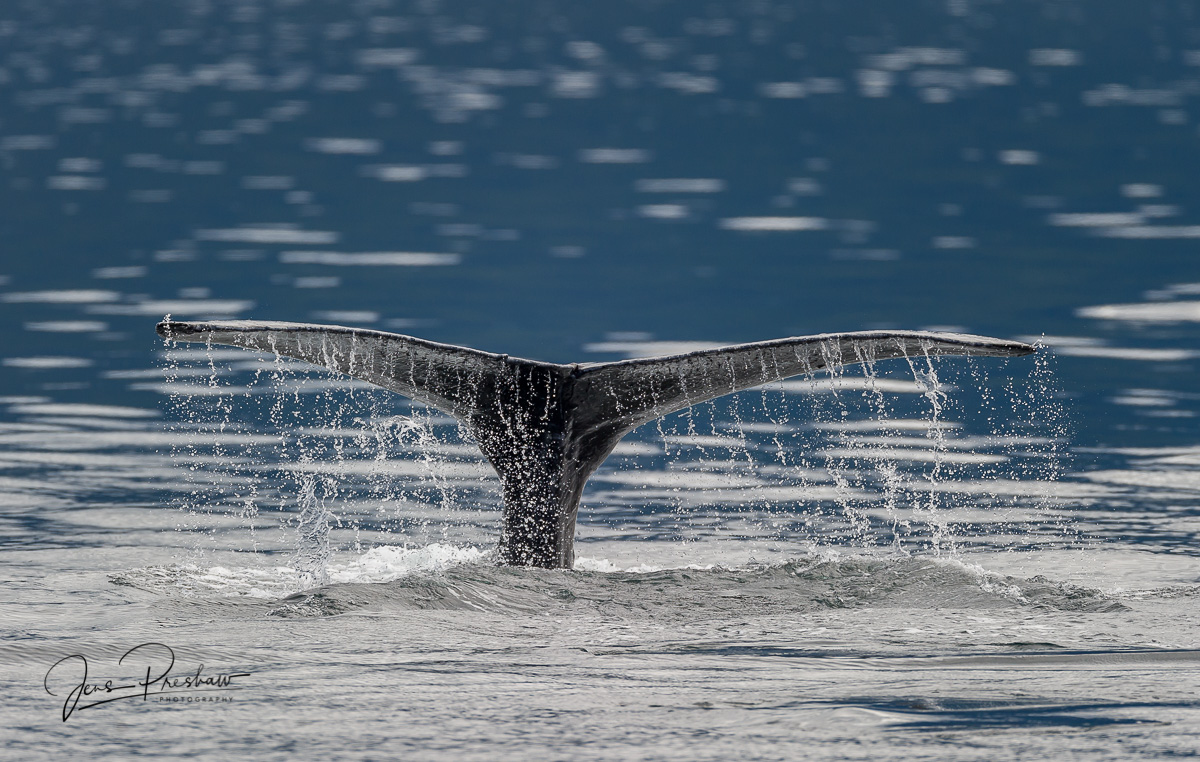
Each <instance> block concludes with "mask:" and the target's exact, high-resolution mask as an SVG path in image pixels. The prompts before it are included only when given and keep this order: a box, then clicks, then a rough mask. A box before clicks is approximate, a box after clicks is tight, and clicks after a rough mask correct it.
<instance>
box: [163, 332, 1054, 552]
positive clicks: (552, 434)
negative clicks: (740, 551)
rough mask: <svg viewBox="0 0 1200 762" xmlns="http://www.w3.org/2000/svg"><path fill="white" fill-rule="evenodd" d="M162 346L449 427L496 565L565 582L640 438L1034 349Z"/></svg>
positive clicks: (364, 336) (244, 335) (217, 340)
mask: <svg viewBox="0 0 1200 762" xmlns="http://www.w3.org/2000/svg"><path fill="white" fill-rule="evenodd" d="M157 330H158V334H159V335H160V336H162V337H163V338H165V339H167V340H169V341H198V342H205V343H209V344H227V345H232V346H237V347H245V348H248V349H257V350H262V351H265V352H272V353H275V354H277V355H282V356H285V357H292V358H295V359H298V360H304V361H306V362H310V363H313V364H315V365H320V366H322V367H325V368H328V369H329V370H334V371H338V372H339V373H344V374H346V375H348V376H352V377H354V378H358V379H361V380H363V381H367V382H369V383H371V384H375V385H376V386H381V387H383V388H385V389H390V390H391V391H394V392H398V393H400V394H403V395H405V396H407V397H411V398H412V399H415V400H417V401H419V402H423V403H425V404H427V405H429V406H431V407H434V408H437V409H438V410H441V411H443V412H445V413H448V414H450V415H452V416H454V417H455V418H457V419H458V420H459V421H460V422H462V424H463V425H464V426H465V427H466V428H467V430H468V431H470V432H471V434H472V436H474V437H475V440H476V441H477V442H478V444H479V448H480V450H482V451H483V454H484V455H485V456H486V457H487V459H488V461H489V462H491V464H492V467H493V468H495V469H496V472H497V473H498V474H499V475H500V481H501V484H502V485H503V492H504V517H503V528H502V530H501V535H500V548H499V553H500V559H501V561H502V562H504V563H506V564H511V565H516V566H540V567H546V568H569V567H570V566H572V565H573V563H574V539H575V518H576V515H577V513H578V510H579V498H580V495H581V494H582V493H583V485H584V483H585V482H586V481H587V479H588V477H589V476H591V475H592V472H594V471H595V470H596V468H597V467H598V466H599V465H600V464H601V463H602V462H603V461H604V459H605V458H607V457H608V455H609V453H611V452H612V450H613V448H614V447H616V445H617V442H618V441H620V439H621V438H622V437H623V436H625V435H626V434H628V433H629V432H630V431H632V430H633V429H635V428H637V427H638V426H640V425H642V424H643V423H646V422H648V421H652V420H654V419H655V418H659V417H662V416H664V415H667V414H669V413H673V412H675V411H677V410H682V409H684V408H686V407H689V406H691V405H695V404H698V403H700V402H705V401H708V400H711V399H714V398H716V397H721V396H723V395H726V394H731V393H733V392H737V391H741V390H743V389H750V388H752V387H755V386H761V385H762V384H767V383H771V382H773V381H779V380H782V379H785V378H789V377H791V376H797V375H801V374H806V373H812V372H813V371H817V370H821V369H823V368H831V367H838V366H842V365H850V364H854V363H866V364H872V363H874V362H876V361H878V360H886V359H889V358H894V357H921V356H925V355H979V356H986V357H1016V356H1020V355H1028V354H1031V353H1033V352H1034V351H1035V348H1034V347H1033V346H1031V345H1029V344H1023V343H1021V342H1017V341H1005V340H1002V339H991V338H987V337H984V336H972V335H968V334H956V333H930V332H924V331H859V332H854V333H829V334H820V335H817V336H801V337H796V338H790V339H776V340H774V341H760V342H756V343H752V344H737V345H734V346H728V347H721V348H718V349H709V350H703V351H699V352H689V353H687V354H680V355H671V356H667V357H648V358H642V359H636V360H624V361H620V362H604V363H577V364H571V365H559V364H556V363H546V362H537V361H534V360H523V359H520V358H516V357H509V356H508V355H500V354H492V353H490V352H481V351H479V350H477V349H470V348H467V347H459V346H454V345H451V344H439V343H437V342H433V341H426V340H424V339H418V338H414V337H412V336H402V335H400V334H395V333H386V332H383V331H373V330H367V329H363V328H345V327H342V326H331V325H312V324H308V323H282V322H263V321H252V320H216V321H208V322H184V321H165V322H162V323H159V324H158V327H157Z"/></svg>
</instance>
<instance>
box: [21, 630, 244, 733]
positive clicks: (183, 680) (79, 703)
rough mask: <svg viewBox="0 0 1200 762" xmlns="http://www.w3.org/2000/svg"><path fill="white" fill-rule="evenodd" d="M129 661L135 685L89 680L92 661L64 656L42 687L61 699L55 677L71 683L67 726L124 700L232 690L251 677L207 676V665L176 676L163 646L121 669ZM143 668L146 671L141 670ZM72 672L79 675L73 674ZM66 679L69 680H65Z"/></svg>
mask: <svg viewBox="0 0 1200 762" xmlns="http://www.w3.org/2000/svg"><path fill="white" fill-rule="evenodd" d="M126 660H128V661H129V666H130V667H134V666H135V665H136V667H137V670H136V671H135V672H134V675H136V676H135V677H131V678H129V680H132V682H129V681H127V680H104V681H103V682H100V681H98V680H96V681H92V680H89V675H88V666H89V665H88V660H87V657H86V656H84V655H83V654H72V655H70V656H64V657H63V658H61V659H59V660H58V661H56V662H55V663H54V664H53V665H52V666H51V667H50V669H48V670H47V671H46V677H45V678H44V679H43V680H42V686H43V687H44V688H45V689H46V693H49V694H50V695H51V696H56V697H57V696H58V695H59V694H57V693H55V692H54V691H53V690H52V689H51V688H50V683H51V676H54V677H55V680H54V682H55V683H59V681H60V680H63V679H66V680H67V683H66V684H67V685H69V686H70V690H69V691H68V693H67V697H66V700H65V701H63V706H62V719H63V722H66V721H67V720H68V719H69V718H70V717H71V715H73V714H74V713H75V712H76V711H77V710H79V711H82V710H84V709H91V708H92V707H96V706H101V705H103V704H110V703H112V702H114V701H121V700H122V699H132V698H138V697H139V696H140V697H141V699H142V700H143V701H148V700H149V699H150V696H151V695H152V694H160V693H168V692H170V693H178V692H181V691H205V690H208V691H212V690H231V689H233V681H234V678H238V677H249V676H250V673H249V672H224V673H220V674H214V675H206V674H204V665H203V664H201V665H200V666H198V667H196V671H195V672H189V673H187V674H180V675H178V676H173V675H172V674H171V670H172V669H174V668H175V652H174V651H173V650H171V647H170V646H167V645H164V644H162V643H142V644H141V645H138V646H134V647H133V648H131V649H129V650H128V651H126V652H125V653H124V654H123V655H122V656H121V658H120V659H118V660H117V666H120V667H124V666H126ZM143 665H144V666H145V670H142V669H141V667H142V666H143ZM72 669H73V670H75V671H74V672H71V670H72ZM143 673H144V676H143ZM62 675H67V676H68V677H67V678H63V677H62Z"/></svg>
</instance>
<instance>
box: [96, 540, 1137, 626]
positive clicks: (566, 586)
mask: <svg viewBox="0 0 1200 762" xmlns="http://www.w3.org/2000/svg"><path fill="white" fill-rule="evenodd" d="M110 581H111V582H113V583H114V584H118V585H126V586H130V587H136V588H140V589H143V590H147V591H150V592H153V593H155V594H157V595H162V596H167V597H173V598H174V597H179V598H192V599H195V598H201V599H208V600H226V601H230V602H235V601H236V602H243V603H248V604H253V605H258V606H261V607H263V608H264V609H265V611H266V613H267V614H269V615H271V616H278V617H312V616H332V615H337V614H345V613H350V612H356V611H357V612H363V613H386V612H388V611H404V610H477V611H490V612H513V613H517V612H525V613H537V612H544V613H547V614H553V613H554V612H556V611H558V612H574V613H587V612H591V613H595V614H597V615H603V616H615V617H636V618H643V617H654V616H659V615H678V616H687V617H691V616H697V617H702V616H752V615H756V614H779V613H803V612H813V611H819V610H828V609H845V608H863V607H874V608H908V609H946V608H949V609H956V610H967V611H979V610H998V609H1013V608H1020V607H1031V608H1040V609H1050V610H1058V611H1078V612H1108V611H1117V610H1122V609H1124V608H1125V605H1124V604H1123V603H1122V602H1121V600H1120V599H1119V598H1118V597H1117V595H1116V594H1112V593H1106V592H1103V591H1101V590H1099V589H1093V588H1088V587H1081V586H1078V585H1074V584H1070V583H1066V582H1057V581H1054V580H1050V579H1047V578H1045V577H1042V576H1037V577H1032V578H1021V577H1014V576H1009V575H1002V574H996V573H993V572H989V571H986V570H984V569H982V568H981V567H978V566H976V565H973V564H970V563H966V562H964V561H962V560H959V559H954V558H939V557H922V556H906V555H893V556H887V557H877V556H844V555H842V554H838V553H834V552H832V551H829V552H825V553H821V554H813V555H809V556H801V557H796V558H792V559H789V560H787V561H784V562H782V563H775V564H747V565H742V566H728V567H726V566H719V565H711V566H684V567H676V568H658V567H653V566H645V565H642V566H636V567H628V568H621V567H619V566H617V565H616V564H614V563H612V562H611V561H607V560H605V559H581V560H580V561H579V562H578V563H577V564H576V567H575V568H574V569H571V570H559V569H524V568H511V567H501V566H497V565H495V558H494V555H493V554H492V553H490V552H485V551H483V550H480V549H478V548H473V547H460V546H454V545H447V544H441V543H434V544H431V545H428V546H425V547H421V548H399V547H392V546H383V547H378V548H374V549H372V550H369V551H367V552H365V553H363V554H361V555H359V556H357V557H354V558H352V559H350V560H349V561H347V562H345V563H338V564H331V565H330V566H329V568H328V582H326V583H324V584H320V585H315V586H314V582H313V579H312V578H311V577H309V576H307V575H305V574H303V573H301V572H298V571H296V570H294V569H291V568H288V567H280V566H273V567H229V566H212V567H202V566H198V565H172V566H162V567H149V568H143V569H134V570H130V571H126V572H121V573H119V574H114V575H111V576H110Z"/></svg>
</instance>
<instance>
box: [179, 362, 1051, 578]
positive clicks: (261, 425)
mask: <svg viewBox="0 0 1200 762" xmlns="http://www.w3.org/2000/svg"><path fill="white" fill-rule="evenodd" d="M827 351H828V350H827ZM1044 354H1045V353H1043V355H1044ZM824 359H825V361H826V365H827V366H834V367H833V369H830V370H821V371H816V372H813V373H809V374H807V375H805V376H801V377H798V378H795V379H791V380H789V381H785V382H782V383H779V384H775V385H771V386H769V387H764V388H763V389H762V390H760V391H752V392H743V393H740V394H737V395H732V396H730V397H726V398H722V399H720V400H717V401H714V402H711V403H705V404H702V405H697V406H695V407H694V408H688V409H687V410H685V411H682V412H680V413H677V414H674V415H671V416H668V417H667V418H665V419H660V420H657V421H655V422H654V423H653V424H652V425H648V426H645V427H642V429H640V430H639V431H637V432H634V433H633V434H632V435H631V436H630V437H629V438H628V440H629V441H628V444H624V445H622V448H623V449H622V450H621V451H619V454H618V455H617V456H614V457H613V458H612V460H611V462H610V463H609V464H608V465H607V466H606V467H605V468H603V469H601V471H600V472H599V473H597V475H596V476H595V477H593V481H592V483H591V485H590V486H589V488H588V490H587V492H585V495H584V500H583V505H582V508H581V511H580V520H579V526H580V532H579V533H580V535H581V536H582V538H583V541H584V542H585V543H586V542H587V541H588V536H589V535H595V536H597V537H598V538H603V537H606V536H607V537H609V538H610V539H619V538H620V537H622V536H628V530H622V529H621V527H622V526H625V525H626V524H628V523H629V522H633V524H632V526H636V531H637V532H638V533H640V534H642V536H645V535H646V534H649V535H650V536H654V537H663V538H670V537H674V538H675V539H676V540H677V541H688V540H689V539H693V540H694V539H699V538H706V537H724V538H727V539H729V540H734V539H738V540H755V541H769V542H770V543H772V544H774V545H777V546H779V547H780V548H787V547H793V548H797V549H799V548H802V547H810V548H811V547H847V546H848V547H858V548H862V549H869V548H875V547H879V548H884V547H886V548H891V549H892V550H893V551H899V552H912V551H928V552H931V553H933V554H935V555H936V554H942V553H953V552H954V550H955V548H957V547H959V546H960V545H961V544H963V543H968V544H969V543H970V542H971V541H972V537H973V536H976V535H979V534H981V533H987V534H993V535H994V534H1003V533H1012V534H1014V535H1022V533H1026V534H1029V535H1039V536H1042V537H1044V538H1047V539H1053V538H1058V539H1061V538H1062V537H1063V536H1065V535H1064V532H1065V531H1066V528H1065V527H1064V526H1063V523H1062V521H1061V518H1060V517H1059V516H1057V515H1056V514H1055V513H1054V512H1053V510H1052V509H1050V506H1049V505H1048V501H1047V499H1046V498H1044V497H1041V496H1040V495H1044V494H1049V490H1046V491H1043V490H1040V489H1038V488H1037V487H1036V484H1034V483H1032V482H1050V481H1052V480H1053V479H1054V478H1055V476H1056V475H1057V473H1059V471H1060V469H1061V464H1060V463H1059V462H1058V460H1059V456H1060V445H1059V444H1058V442H1059V440H1060V438H1061V437H1062V435H1063V433H1064V432H1063V430H1062V418H1063V416H1062V413H1061V404H1060V403H1058V402H1057V401H1056V400H1053V395H1054V386H1053V375H1052V373H1051V371H1050V368H1049V365H1048V362H1047V360H1045V359H1044V357H1042V356H1039V359H1038V364H1037V366H1036V368H1035V370H1034V372H1033V374H1032V375H1031V376H1030V377H1029V378H1027V379H1024V378H1017V379H1012V378H1009V380H1008V381H1007V382H1005V383H1002V384H999V385H998V384H997V383H996V382H993V381H992V380H991V379H990V378H989V376H988V373H987V370H986V369H985V367H984V366H983V365H982V364H978V363H973V362H966V363H964V362H963V361H961V360H938V359H937V358H934V357H931V356H929V355H928V354H921V355H917V356H914V357H910V358H908V361H907V363H904V362H899V363H897V362H892V363H882V364H877V363H875V362H874V358H873V357H869V356H863V357H859V358H857V359H858V360H859V361H860V363H859V364H857V365H850V366H837V364H836V362H835V361H836V360H838V358H837V357H834V356H826V357H825V358H824ZM166 368H167V374H168V378H169V380H170V385H171V388H172V397H171V399H172V405H173V409H174V411H175V418H176V423H175V424H174V426H175V429H176V431H177V433H180V434H182V435H183V436H182V438H181V439H180V442H179V444H177V445H176V446H175V447H174V451H173V457H174V458H175V460H176V462H177V463H179V464H180V465H181V466H182V467H184V468H185V469H186V471H185V473H186V477H187V478H188V480H189V483H190V485H191V487H190V490H189V493H188V495H187V497H186V498H185V499H184V500H183V501H182V503H181V508H183V509H184V512H183V514H182V515H183V517H184V518H183V520H181V522H180V524H181V529H184V530H187V531H191V532H194V533H195V534H196V537H197V543H196V546H197V548H198V549H200V548H202V547H203V546H205V545H208V546H210V547H226V548H231V549H238V550H251V551H257V550H264V551H267V552H283V553H285V555H286V557H288V558H290V559H291V560H290V561H289V563H290V565H291V566H292V567H293V568H294V569H295V570H296V571H297V572H298V573H300V574H301V575H302V578H303V579H307V580H310V581H311V582H312V583H314V584H319V583H321V582H322V581H323V580H325V579H327V574H326V568H327V567H328V565H329V564H330V563H331V560H332V559H333V558H334V557H335V556H336V555H337V554H338V553H340V552H351V553H362V552H365V549H369V548H371V547H377V546H380V545H397V544H400V545H405V546H408V545H409V544H414V543H415V544H416V545H417V546H418V547H419V546H422V545H428V544H430V543H432V542H443V543H460V544H461V543H464V542H465V543H468V544H474V545H476V546H478V547H485V548H486V547H490V546H491V544H492V543H493V542H494V538H495V536H496V534H497V533H498V530H497V529H496V524H497V522H498V519H499V510H498V508H499V496H498V490H497V483H496V479H495V477H494V475H493V474H492V473H491V471H490V468H489V467H488V466H487V464H486V462H485V461H484V460H483V459H482V457H481V455H480V454H479V452H478V450H477V448H476V447H475V445H474V443H473V442H472V441H471V439H470V437H469V435H467V434H466V432H465V431H464V430H462V428H461V427H460V426H458V425H457V424H456V423H455V422H454V421H453V420H452V419H449V418H447V417H445V416H442V415H441V414H440V413H436V412H435V411H430V410H427V409H425V408H423V407H420V406H416V405H409V404H408V403H407V401H406V400H405V399H404V398H402V397H399V396H396V395H391V394H389V393H386V392H381V391H375V390H372V389H370V388H368V387H366V386H365V385H364V384H361V383H360V382H356V381H349V380H346V379H345V378H343V377H340V376H335V375H332V374H330V373H328V372H326V371H322V370H314V369H312V368H310V367H308V366H305V365H303V364H299V363H295V362H292V361H288V360H284V359H282V358H279V357H273V356H270V355H259V356H255V355H247V354H245V353H244V352H243V351H242V350H223V349H214V348H212V347H206V348H205V349H204V350H203V351H201V352H196V351H191V352H188V351H180V350H177V349H175V350H170V351H168V352H166ZM193 368H198V369H202V370H207V373H206V374H204V373H201V374H199V375H196V372H195V370H193ZM1006 371H1007V369H1005V371H1001V372H1000V373H999V374H998V375H1000V376H1001V377H1002V378H1004V377H1007V376H1008V374H1007V372H1006ZM960 380H965V383H960ZM406 408H407V409H406ZM1048 409H1053V410H1054V411H1055V412H1053V414H1052V415H1050V418H1049V419H1047V410H1048ZM1040 421H1048V423H1047V425H1046V426H1045V427H1043V430H1041V431H1038V426H1039V425H1040ZM702 431H707V432H708V433H707V434H701V433H700V432H702ZM251 432H255V433H251ZM1014 484H1020V485H1023V486H1022V488H1020V489H1013V488H1012V485H1014ZM656 485H657V486H656ZM589 506H591V507H594V508H595V512H594V515H593V513H592V511H591V508H590V507H589ZM272 524H274V525H275V526H274V527H272ZM233 527H237V528H238V529H240V530H241V531H240V532H239V531H237V530H233V531H229V530H230V529H232V528H233ZM289 533H290V535H289ZM1021 541H1023V542H1028V541H1029V539H1028V537H1025V538H1024V539H1022V540H1021ZM247 543H248V545H247ZM585 547H586V546H585ZM793 552H795V551H793Z"/></svg>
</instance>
